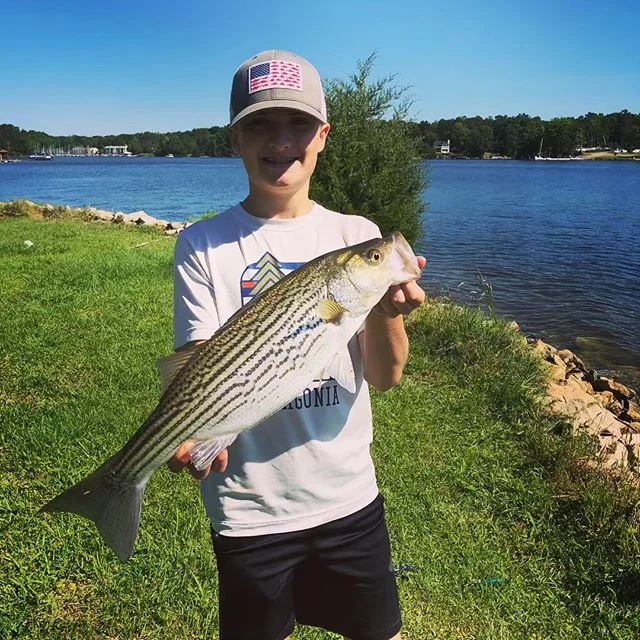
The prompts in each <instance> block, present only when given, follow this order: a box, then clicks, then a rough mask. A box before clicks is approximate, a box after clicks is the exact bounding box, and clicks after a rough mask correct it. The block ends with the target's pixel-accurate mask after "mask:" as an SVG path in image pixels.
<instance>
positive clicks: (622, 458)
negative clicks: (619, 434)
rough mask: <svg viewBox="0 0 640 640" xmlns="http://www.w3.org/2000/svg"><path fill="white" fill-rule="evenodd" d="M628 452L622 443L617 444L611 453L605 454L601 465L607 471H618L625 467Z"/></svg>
mask: <svg viewBox="0 0 640 640" xmlns="http://www.w3.org/2000/svg"><path fill="white" fill-rule="evenodd" d="M628 458H629V452H628V451H627V447H625V446H624V444H622V442H617V443H616V445H615V449H614V450H613V451H609V452H607V454H606V455H605V457H604V460H603V461H602V464H603V466H604V467H605V468H607V469H615V470H620V469H624V468H625V467H626V466H627V461H628Z"/></svg>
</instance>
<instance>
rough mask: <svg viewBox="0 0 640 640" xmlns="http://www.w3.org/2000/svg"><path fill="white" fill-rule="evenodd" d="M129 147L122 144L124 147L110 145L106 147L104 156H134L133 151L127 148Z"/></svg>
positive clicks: (103, 152)
mask: <svg viewBox="0 0 640 640" xmlns="http://www.w3.org/2000/svg"><path fill="white" fill-rule="evenodd" d="M128 146H129V145H127V144H122V145H117V144H115V145H109V146H106V147H105V148H104V149H103V150H102V155H103V156H132V155H133V154H132V153H131V151H128V150H127V147H128Z"/></svg>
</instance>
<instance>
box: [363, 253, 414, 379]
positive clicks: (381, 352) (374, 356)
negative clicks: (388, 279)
mask: <svg viewBox="0 0 640 640" xmlns="http://www.w3.org/2000/svg"><path fill="white" fill-rule="evenodd" d="M425 264H426V260H425V258H423V257H422V256H419V257H418V266H419V267H420V268H421V269H422V268H424V265H425ZM424 299H425V292H424V291H423V290H422V288H421V287H420V286H419V285H418V283H417V282H415V281H413V282H407V283H406V284H402V285H397V286H392V287H390V288H389V291H387V293H386V294H385V295H384V297H383V298H382V300H381V301H380V302H379V303H378V304H377V305H376V306H375V307H374V309H373V311H372V312H371V313H370V314H369V316H368V317H367V320H366V323H365V330H364V331H363V332H361V333H360V335H359V336H358V338H359V341H360V351H361V353H362V360H363V363H364V378H365V380H366V381H367V382H368V383H369V384H371V385H373V386H374V387H375V388H376V389H377V390H378V391H387V390H388V389H390V388H391V387H393V386H395V385H396V384H398V382H399V381H400V378H401V377H402V371H403V370H404V365H405V364H406V362H407V357H408V356H409V340H408V338H407V333H406V331H405V329H404V321H403V318H402V316H405V315H408V314H410V313H411V312H412V311H413V310H414V309H417V308H418V307H419V306H420V305H421V304H422V303H423V302H424Z"/></svg>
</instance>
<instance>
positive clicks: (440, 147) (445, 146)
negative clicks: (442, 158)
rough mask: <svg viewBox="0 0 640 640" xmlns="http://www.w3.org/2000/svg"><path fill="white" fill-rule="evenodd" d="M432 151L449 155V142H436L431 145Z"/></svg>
mask: <svg viewBox="0 0 640 640" xmlns="http://www.w3.org/2000/svg"><path fill="white" fill-rule="evenodd" d="M433 150H434V151H435V152H436V153H449V151H451V145H450V141H449V140H436V141H435V142H434V143H433Z"/></svg>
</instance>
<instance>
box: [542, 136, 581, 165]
mask: <svg viewBox="0 0 640 640" xmlns="http://www.w3.org/2000/svg"><path fill="white" fill-rule="evenodd" d="M543 140H544V138H540V149H539V150H538V153H537V154H536V155H535V156H533V159H534V160H547V161H549V162H566V161H568V160H582V159H583V158H582V157H581V156H569V157H568V158H544V157H543V156H542V141H543Z"/></svg>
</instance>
